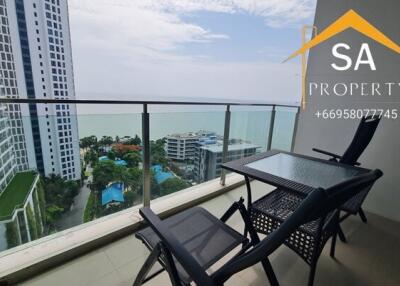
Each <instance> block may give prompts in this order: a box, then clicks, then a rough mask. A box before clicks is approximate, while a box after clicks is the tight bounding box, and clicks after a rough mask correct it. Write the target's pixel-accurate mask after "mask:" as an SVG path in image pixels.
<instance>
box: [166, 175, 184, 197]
mask: <svg viewBox="0 0 400 286" xmlns="http://www.w3.org/2000/svg"><path fill="white" fill-rule="evenodd" d="M188 187H189V184H188V183H187V182H185V181H184V180H181V179H179V178H170V179H167V180H165V181H164V182H162V183H161V184H160V194H161V196H165V195H168V194H172V193H175V192H177V191H180V190H182V189H186V188H188Z"/></svg>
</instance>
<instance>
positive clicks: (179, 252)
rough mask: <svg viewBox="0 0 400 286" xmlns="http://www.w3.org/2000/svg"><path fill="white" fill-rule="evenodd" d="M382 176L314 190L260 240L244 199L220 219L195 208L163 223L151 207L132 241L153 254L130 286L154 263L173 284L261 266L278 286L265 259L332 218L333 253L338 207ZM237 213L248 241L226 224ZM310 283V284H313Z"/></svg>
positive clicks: (212, 281) (215, 279)
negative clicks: (216, 265) (218, 263)
mask: <svg viewBox="0 0 400 286" xmlns="http://www.w3.org/2000/svg"><path fill="white" fill-rule="evenodd" d="M381 175H382V172H381V171H379V170H375V171H371V172H369V173H367V174H364V175H360V176H357V177H354V178H352V179H350V180H347V181H346V182H343V183H340V184H338V185H336V186H334V187H332V188H330V189H327V190H324V189H316V190H315V191H313V192H312V193H310V194H309V195H308V196H307V198H305V199H303V200H301V202H300V203H299V205H298V207H296V208H295V209H293V210H292V211H291V213H290V214H288V215H287V219H285V220H283V221H282V222H280V223H279V224H277V227H276V228H275V230H274V231H273V232H272V233H271V234H270V235H268V236H267V237H266V238H264V239H263V240H262V241H260V239H259V237H258V235H257V232H256V231H255V229H254V228H253V225H252V224H251V222H250V219H249V214H248V212H247V210H246V209H245V207H244V205H243V199H242V198H241V199H240V201H239V202H236V203H234V204H233V205H232V206H231V207H230V208H229V210H228V211H227V212H226V213H225V214H224V216H223V217H222V218H221V219H220V220H219V219H217V218H215V217H214V216H213V215H211V214H210V213H209V212H207V211H206V210H204V209H202V208H200V207H195V208H192V209H189V210H187V211H184V212H182V213H179V214H177V215H174V216H172V217H170V218H168V219H165V220H163V221H161V220H160V219H159V218H158V216H156V215H155V214H154V213H153V212H152V211H151V209H150V208H148V207H146V208H142V209H140V214H141V215H142V216H143V218H144V219H145V221H146V222H147V223H148V224H149V225H150V227H149V228H146V229H144V230H142V231H139V232H138V233H137V234H136V236H137V237H138V238H139V239H140V240H142V241H143V242H144V244H145V245H146V246H147V247H148V248H149V249H150V251H151V253H150V255H149V257H148V258H147V260H146V261H145V263H144V265H143V266H142V268H141V270H140V271H139V273H138V275H137V277H136V279H135V282H134V284H133V285H134V286H138V285H142V284H143V283H145V282H147V281H148V280H149V279H151V278H153V277H154V275H155V274H159V273H160V272H157V273H155V274H154V275H150V276H149V277H147V278H146V276H147V275H148V273H149V272H150V270H151V268H152V267H153V265H154V264H155V263H156V262H157V261H158V262H159V263H160V264H161V265H162V267H163V269H165V270H167V272H168V274H169V277H170V279H171V282H172V284H173V285H174V286H175V285H189V284H190V283H191V282H192V281H193V282H195V283H196V285H201V286H216V285H223V284H224V283H225V281H227V280H228V279H229V278H230V277H232V276H233V275H234V274H235V273H237V272H239V271H242V270H244V269H246V268H248V267H251V266H253V265H255V264H256V263H259V262H261V263H262V265H263V267H264V270H265V271H266V273H267V276H268V279H269V281H270V284H271V285H279V283H278V281H277V280H276V277H275V274H274V272H273V270H272V267H271V264H270V262H269V260H268V256H269V255H270V254H271V253H272V252H274V251H275V250H276V249H277V248H278V247H279V246H280V245H282V244H283V243H285V242H287V241H288V240H290V237H291V234H292V233H294V232H296V231H297V230H298V229H299V228H301V227H303V226H304V225H307V224H312V223H315V222H318V223H319V222H320V221H321V220H323V221H326V218H327V217H331V218H332V219H331V220H332V221H333V222H336V227H335V224H332V225H333V227H332V232H331V236H333V241H332V252H331V253H334V248H335V241H336V234H337V229H338V219H339V212H338V210H337V209H338V208H339V207H340V206H341V205H342V204H343V203H344V202H346V201H347V200H348V199H350V198H351V197H353V196H354V195H356V194H357V193H358V192H360V191H361V190H363V189H364V188H366V187H368V186H370V185H372V184H373V183H374V182H375V181H376V180H377V179H378V178H379V177H380V176H381ZM237 210H239V211H240V213H241V215H242V218H243V220H244V223H245V226H246V228H247V230H248V232H249V234H250V240H248V239H247V238H246V237H244V236H243V235H241V234H240V233H238V232H237V231H235V230H233V229H232V228H230V227H229V226H227V225H226V224H225V223H224V222H225V221H226V220H227V219H228V218H229V217H230V216H231V215H232V214H233V213H234V212H235V211H237ZM239 245H242V247H241V248H240V249H239V250H238V251H237V253H236V255H234V256H233V257H232V258H231V259H229V260H228V262H226V263H225V264H224V265H223V266H221V267H220V268H219V269H218V270H216V271H215V272H214V273H212V274H209V273H208V272H207V270H208V269H209V267H210V266H211V265H212V264H214V263H215V262H216V261H218V260H220V259H221V258H222V257H224V256H225V255H226V254H228V253H229V252H231V250H233V249H234V248H235V247H237V246H239ZM311 284H312V281H311Z"/></svg>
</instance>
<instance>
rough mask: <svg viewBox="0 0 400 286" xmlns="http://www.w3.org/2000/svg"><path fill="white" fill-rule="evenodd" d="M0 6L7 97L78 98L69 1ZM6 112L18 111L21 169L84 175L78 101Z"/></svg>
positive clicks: (1, 1)
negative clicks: (69, 18)
mask: <svg viewBox="0 0 400 286" xmlns="http://www.w3.org/2000/svg"><path fill="white" fill-rule="evenodd" d="M0 7H1V9H0V13H1V17H2V24H4V26H3V25H2V28H3V30H4V31H2V38H1V39H0V42H1V44H2V45H3V46H2V47H3V48H2V49H1V57H2V72H3V75H4V81H5V84H4V85H5V87H6V89H9V92H6V94H5V96H7V97H16V98H17V97H20V98H30V99H75V88H74V78H73V66H72V53H71V42H70V33H69V21H68V6H67V1H60V0H0ZM3 59H6V64H5V65H4V67H5V68H4V71H3V62H4V61H3ZM5 72H7V73H6V74H5ZM6 80H7V82H6ZM6 111H7V112H8V113H9V114H10V115H11V113H14V114H13V116H10V118H11V125H12V126H11V127H12V128H11V129H12V130H13V134H14V133H15V135H14V137H16V138H15V140H14V141H13V142H14V145H15V146H16V147H15V152H16V160H17V161H18V162H19V165H20V166H21V167H19V169H20V170H24V169H27V168H33V167H35V168H37V170H38V171H39V172H40V173H41V174H43V175H46V176H48V175H50V174H58V175H61V176H62V177H63V178H65V179H68V180H77V179H79V178H80V175H81V170H80V157H79V140H78V126H77V118H76V107H75V105H71V104H37V105H34V104H31V105H29V106H27V105H22V104H21V105H16V104H13V105H8V106H7V110H6ZM15 114H17V115H18V116H19V117H18V116H16V117H14V115H15ZM13 118H17V119H16V120H15V123H12V122H13ZM18 118H20V120H19V121H18ZM14 126H15V127H16V129H15V131H14ZM20 139H21V140H20ZM18 140H20V141H18ZM18 148H21V152H19V153H18V151H19V149H18ZM24 150H25V152H23V151H24ZM24 163H25V165H23V164H24Z"/></svg>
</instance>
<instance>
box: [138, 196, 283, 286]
mask: <svg viewBox="0 0 400 286" xmlns="http://www.w3.org/2000/svg"><path fill="white" fill-rule="evenodd" d="M237 211H239V213H240V215H241V217H242V219H243V222H244V225H245V229H246V232H248V233H249V236H250V240H246V241H245V242H244V243H243V245H242V248H241V249H240V250H239V251H238V252H237V253H236V255H235V256H234V257H233V258H232V259H231V260H233V259H235V258H236V257H239V256H240V255H242V254H244V253H245V252H246V251H247V250H248V249H250V248H251V247H253V246H255V245H256V244H258V243H259V242H260V238H259V236H258V234H257V232H256V231H255V229H254V228H253V226H252V223H251V219H250V215H249V213H248V211H247V209H246V207H245V205H244V199H243V197H241V198H240V199H239V201H237V202H234V203H233V204H232V205H231V206H230V207H229V209H228V210H227V211H226V212H225V213H224V214H223V215H222V217H221V218H220V220H221V221H222V222H224V223H225V222H227V221H228V220H229V219H230V218H231V217H232V215H233V214H235V213H236V212H237ZM140 214H141V215H142V216H143V217H144V218H146V219H148V218H149V217H153V218H154V217H155V215H154V214H153V213H152V212H151V210H150V209H146V208H142V209H141V210H140ZM156 220H159V219H158V218H156ZM137 238H139V239H140V240H142V239H141V238H140V237H137ZM142 242H143V240H142ZM145 245H146V247H147V248H148V249H149V250H150V251H151V253H150V255H149V256H148V257H147V259H146V261H145V263H144V264H143V266H142V268H141V269H140V271H139V273H138V275H137V276H136V279H135V282H134V284H133V286H140V285H143V284H145V283H146V282H148V281H150V280H151V279H153V278H154V277H156V276H157V275H159V274H161V273H162V272H164V271H165V270H166V271H167V273H168V275H169V277H170V280H171V282H172V285H173V286H181V285H188V284H185V283H184V281H182V279H181V278H180V277H179V274H178V271H177V268H176V266H175V262H174V259H173V256H172V254H171V252H170V251H169V250H168V247H167V246H166V245H165V244H164V243H163V242H161V241H160V242H159V243H158V244H157V245H156V246H155V247H154V248H153V249H152V248H151V246H150V245H148V244H146V243H145ZM156 262H159V263H160V264H161V266H162V269H161V270H158V271H156V272H155V273H153V274H151V275H148V274H149V272H150V270H151V269H152V268H153V266H154V264H155V263H156ZM260 262H261V264H262V267H263V268H264V271H265V273H266V275H267V277H268V280H269V281H270V284H271V285H274V286H275V285H279V283H278V280H277V278H276V276H275V273H274V271H273V268H272V265H271V263H270V261H269V259H268V257H265V258H264V259H262V260H261V261H260ZM200 285H202V284H200Z"/></svg>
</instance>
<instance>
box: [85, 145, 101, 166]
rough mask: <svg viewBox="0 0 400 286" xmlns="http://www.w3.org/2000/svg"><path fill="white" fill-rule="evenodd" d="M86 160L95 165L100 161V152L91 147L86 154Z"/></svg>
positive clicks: (87, 162)
mask: <svg viewBox="0 0 400 286" xmlns="http://www.w3.org/2000/svg"><path fill="white" fill-rule="evenodd" d="M84 161H85V163H86V164H89V163H90V165H91V166H92V167H94V166H95V165H96V164H97V162H98V161H99V154H98V152H97V151H95V150H93V149H89V150H88V151H87V152H86V153H85V156H84Z"/></svg>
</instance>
